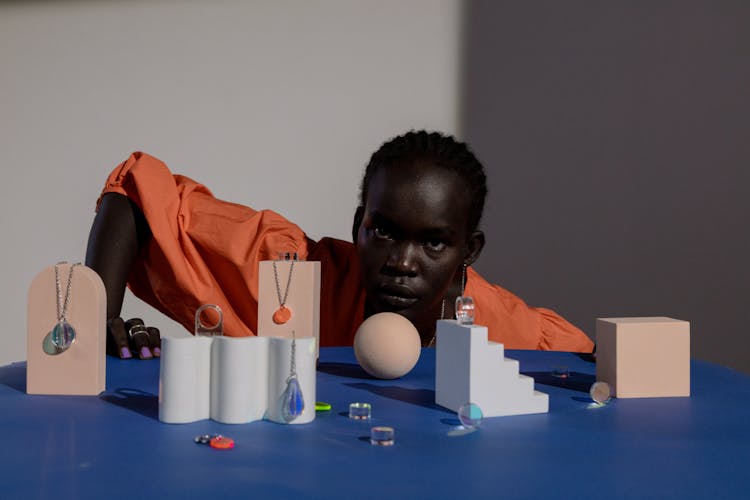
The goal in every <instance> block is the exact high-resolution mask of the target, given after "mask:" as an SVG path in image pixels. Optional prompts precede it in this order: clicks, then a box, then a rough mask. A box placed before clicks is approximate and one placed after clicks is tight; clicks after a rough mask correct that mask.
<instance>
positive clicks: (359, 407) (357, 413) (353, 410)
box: [349, 403, 372, 420]
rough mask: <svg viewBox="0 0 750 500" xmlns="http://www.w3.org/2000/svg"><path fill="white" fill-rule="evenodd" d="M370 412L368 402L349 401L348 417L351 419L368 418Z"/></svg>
mask: <svg viewBox="0 0 750 500" xmlns="http://www.w3.org/2000/svg"><path fill="white" fill-rule="evenodd" d="M371 413H372V408H371V407H370V403H351V404H350V405H349V418H351V419H353V420H370V416H371Z"/></svg>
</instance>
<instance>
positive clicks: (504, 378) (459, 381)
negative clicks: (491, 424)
mask: <svg viewBox="0 0 750 500" xmlns="http://www.w3.org/2000/svg"><path fill="white" fill-rule="evenodd" d="M435 349H436V353H435V357H436V359H435V402H436V403H437V404H439V405H440V406H443V407H445V408H448V409H450V410H453V411H458V409H459V408H460V407H461V405H463V404H465V403H469V402H471V403H474V404H476V405H478V406H479V407H480V408H481V409H482V413H483V415H484V416H485V417H501V416H507V415H524V414H530V413H547V412H548V411H549V396H548V395H547V394H545V393H542V392H539V391H535V390H534V379H533V378H531V377H527V376H526V375H521V374H520V372H519V364H518V361H516V360H515V359H508V358H506V357H504V355H505V349H504V346H503V344H499V343H497V342H491V341H489V340H488V338H487V327H486V326H479V325H462V324H459V323H458V322H457V321H456V320H447V319H443V320H439V321H438V322H437V345H436V347H435Z"/></svg>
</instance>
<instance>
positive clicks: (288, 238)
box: [102, 152, 593, 352]
mask: <svg viewBox="0 0 750 500" xmlns="http://www.w3.org/2000/svg"><path fill="white" fill-rule="evenodd" d="M110 192H114V193H120V194H123V195H125V196H127V197H129V198H130V199H131V200H132V201H133V202H134V203H136V205H138V206H139V207H140V209H141V210H142V211H143V214H144V215H145V217H146V220H147V221H148V224H149V227H150V229H151V232H152V235H153V237H152V239H151V241H150V243H149V244H148V245H147V246H146V248H144V249H143V251H142V253H141V254H140V255H139V257H138V258H137V259H136V263H135V266H134V268H133V270H132V273H131V275H130V277H129V279H128V286H129V287H130V289H131V290H132V292H133V293H134V294H135V295H136V296H137V297H139V298H141V299H142V300H144V301H145V302H147V303H148V304H150V305H151V306H153V307H155V308H157V309H158V310H159V311H161V312H162V313H164V314H166V315H167V316H169V317H170V318H172V319H174V320H175V321H177V322H179V323H180V324H182V325H183V326H184V327H185V328H186V329H187V330H188V331H191V332H192V330H193V327H194V324H193V322H194V314H195V310H196V309H197V308H198V307H200V306H201V305H203V304H218V305H219V306H220V307H221V308H222V311H223V313H224V333H225V334H226V335H231V336H235V337H239V336H247V335H254V334H255V331H256V330H257V325H258V263H259V262H260V261H262V260H272V259H275V258H277V255H278V252H282V251H283V252H286V251H288V252H297V254H298V255H299V258H300V259H305V260H318V261H320V262H321V296H320V343H321V346H324V347H325V346H341V345H352V343H353V341H354V334H355V333H356V331H357V328H358V327H359V325H360V324H361V323H362V321H363V319H364V303H365V293H364V290H363V288H362V282H361V277H360V271H359V259H358V256H357V252H356V249H355V247H354V245H353V244H352V243H349V242H345V241H341V240H337V239H333V238H323V239H321V240H320V241H317V242H316V241H313V240H311V239H310V238H308V237H307V236H306V235H305V233H304V232H303V231H302V230H301V229H300V228H299V227H298V226H296V225H295V224H293V223H291V222H289V221H287V220H286V219H284V218H283V217H281V216H280V215H278V214H277V213H275V212H272V211H270V210H261V211H256V210H253V209H251V208H249V207H246V206H243V205H238V204H235V203H229V202H226V201H222V200H219V199H216V198H215V197H214V196H213V195H212V194H211V192H210V191H209V190H208V189H207V188H206V187H205V186H203V185H201V184H198V183H197V182H195V181H193V180H192V179H190V178H188V177H185V176H181V175H175V174H172V173H171V172H170V171H169V169H168V168H167V166H166V165H165V164H164V163H162V162H161V161H160V160H158V159H156V158H154V157H152V156H149V155H147V154H145V153H140V152H136V153H133V154H132V155H131V156H130V157H129V158H128V159H127V160H126V161H125V162H123V163H122V164H120V165H119V166H118V167H117V168H115V169H114V170H113V171H112V173H111V174H110V175H109V178H108V179H107V184H106V186H105V188H104V190H103V192H102V194H104V193H110ZM466 294H467V295H470V296H471V297H472V298H473V299H474V302H475V304H476V311H477V312H476V323H477V324H480V325H486V326H487V327H488V331H489V337H490V339H491V340H494V341H497V342H502V343H503V344H505V347H506V348H508V349H545V350H560V351H577V352H591V350H592V349H593V343H592V342H591V340H589V338H588V337H587V336H586V335H585V334H584V333H583V332H582V331H581V330H579V329H578V328H576V327H575V326H573V325H572V324H570V323H568V322H567V321H565V320H564V319H563V318H562V317H560V316H559V315H557V314H556V313H554V312H553V311H550V310H548V309H541V308H539V309H538V308H532V307H529V306H527V305H526V304H525V303H524V302H523V301H522V300H521V299H520V298H518V297H516V296H515V295H513V294H512V293H510V292H508V291H507V290H505V289H503V288H501V287H499V286H497V285H492V284H490V283H488V282H487V281H485V280H484V279H483V278H482V277H481V276H480V275H479V274H477V272H476V271H474V270H473V269H472V268H469V269H468V272H467V280H466Z"/></svg>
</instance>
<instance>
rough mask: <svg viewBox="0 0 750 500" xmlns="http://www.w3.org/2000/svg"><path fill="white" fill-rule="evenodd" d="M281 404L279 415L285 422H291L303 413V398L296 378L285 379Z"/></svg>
mask: <svg viewBox="0 0 750 500" xmlns="http://www.w3.org/2000/svg"><path fill="white" fill-rule="evenodd" d="M281 404H282V406H281V415H282V417H284V421H286V422H291V421H292V420H294V419H295V418H297V417H299V416H300V415H302V412H303V411H305V398H304V397H303V396H302V389H301V388H300V386H299V381H298V380H297V377H296V376H291V377H289V378H288V379H287V381H286V390H285V391H284V397H283V398H282V403H281Z"/></svg>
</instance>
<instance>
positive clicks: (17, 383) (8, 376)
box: [0, 362, 26, 394]
mask: <svg viewBox="0 0 750 500" xmlns="http://www.w3.org/2000/svg"><path fill="white" fill-rule="evenodd" d="M0 384H2V385H4V386H6V387H10V388H11V389H15V390H16V391H18V392H22V393H24V394H26V363H23V362H20V363H13V364H10V365H8V366H3V367H2V369H0Z"/></svg>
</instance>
